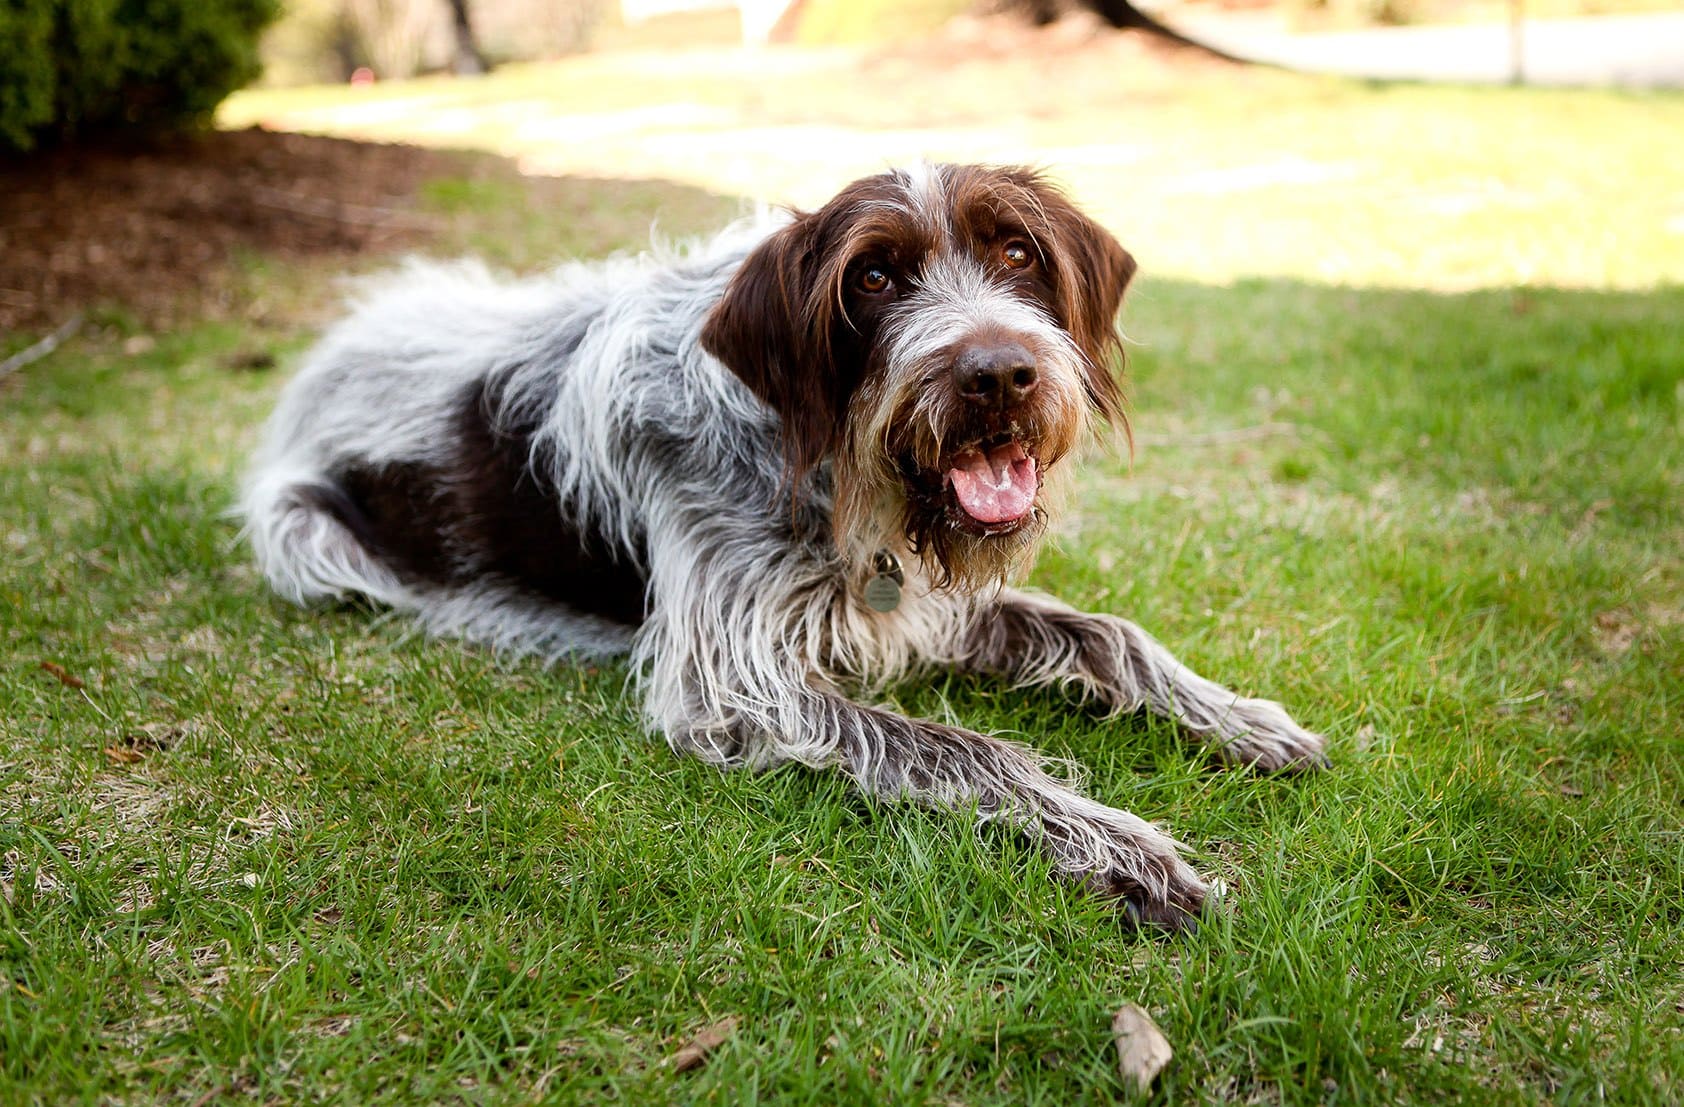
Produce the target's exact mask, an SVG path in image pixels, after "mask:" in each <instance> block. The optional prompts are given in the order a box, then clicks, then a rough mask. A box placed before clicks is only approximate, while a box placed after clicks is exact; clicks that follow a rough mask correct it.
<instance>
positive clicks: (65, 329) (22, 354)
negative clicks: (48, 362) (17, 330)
mask: <svg viewBox="0 0 1684 1107" xmlns="http://www.w3.org/2000/svg"><path fill="white" fill-rule="evenodd" d="M81 329H82V313H81V312H77V313H76V314H75V315H72V316H71V317H70V318H69V319H66V320H65V321H64V322H63V323H61V324H59V328H58V330H56V331H54V332H53V333H52V334H49V335H48V336H47V337H45V338H43V339H42V340H41V341H39V342H37V343H36V344H35V345H33V346H26V347H25V348H23V349H21V350H19V351H18V352H17V353H15V354H13V355H12V356H11V357H9V358H7V359H6V360H5V361H0V381H3V380H5V379H6V378H7V377H9V376H11V375H12V374H13V373H15V372H17V371H18V370H19V369H22V368H23V367H24V366H25V365H30V364H33V363H34V362H37V361H40V360H41V359H42V358H44V357H46V356H47V355H48V354H50V353H52V352H53V351H54V350H56V349H58V348H59V346H60V345H61V344H62V343H63V342H64V340H65V339H67V338H69V337H70V336H71V335H73V334H75V333H76V332H77V331H79V330H81Z"/></svg>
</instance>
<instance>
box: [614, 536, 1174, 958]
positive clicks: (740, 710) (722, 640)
mask: <svg viewBox="0 0 1684 1107" xmlns="http://www.w3.org/2000/svg"><path fill="white" fill-rule="evenodd" d="M709 529H712V530H713V532H714V533H713V536H712V540H710V541H707V542H704V543H700V544H690V543H686V545H687V546H688V547H689V548H688V550H685V551H683V552H681V553H680V554H679V556H676V557H673V558H671V559H670V560H668V559H667V558H666V557H657V560H656V564H655V566H654V569H655V577H656V585H655V587H656V592H655V596H656V603H655V609H654V611H653V612H652V613H651V618H650V620H649V621H648V622H647V623H646V624H645V626H644V628H643V631H642V632H641V633H640V637H639V641H638V644H637V647H636V650H635V653H634V660H635V662H636V664H637V666H638V672H639V675H640V678H641V681H642V684H643V691H644V707H645V710H646V712H647V713H648V715H649V717H650V720H651V722H652V723H653V724H654V726H655V727H656V728H657V729H659V730H660V731H661V732H663V733H664V734H665V735H666V736H667V738H668V740H669V741H670V742H671V743H672V745H673V747H674V748H675V749H678V750H680V751H681V752H685V753H689V754H692V755H695V756H699V757H702V758H704V759H706V760H711V761H715V762H719V763H722V764H727V765H745V766H750V767H755V768H767V767H770V766H773V765H776V764H780V763H783V762H789V761H796V762H800V763H802V764H805V765H808V766H811V767H813V768H825V769H836V770H840V771H841V772H843V773H845V774H846V775H847V776H848V777H849V778H851V779H852V780H853V781H854V782H855V783H856V784H857V785H858V786H859V787H860V788H861V789H862V790H863V791H865V792H867V793H869V794H871V795H874V796H879V797H882V798H885V799H891V800H910V801H914V802H918V803H922V804H924V805H926V806H930V807H939V808H947V809H958V810H968V809H974V810H975V811H976V812H977V813H978V815H979V816H980V817H981V818H982V819H983V820H985V821H999V822H1003V823H1006V824H1008V825H1011V826H1013V827H1014V828H1016V829H1019V830H1021V831H1022V832H1024V833H1025V834H1027V835H1028V836H1030V837H1031V838H1034V839H1037V840H1038V841H1039V842H1040V844H1041V845H1042V847H1043V848H1044V849H1045V850H1046V851H1047V853H1048V854H1049V855H1050V856H1051V857H1052V858H1053V860H1054V862H1055V863H1056V865H1057V867H1058V869H1059V870H1060V871H1061V872H1063V873H1064V874H1065V875H1067V876H1069V877H1071V878H1074V879H1076V880H1078V881H1081V882H1083V883H1085V884H1087V885H1089V886H1091V887H1093V888H1095V889H1096V890H1098V891H1100V892H1102V893H1104V894H1106V895H1111V896H1115V897H1118V898H1119V900H1120V901H1121V902H1122V903H1123V905H1124V910H1125V911H1126V912H1127V913H1128V914H1129V916H1130V918H1131V919H1132V920H1134V921H1137V922H1149V923H1153V924H1156V925H1160V926H1163V927H1166V928H1169V929H1177V928H1180V927H1184V926H1187V925H1190V924H1191V923H1192V922H1193V920H1194V919H1196V917H1197V916H1198V914H1199V912H1200V911H1201V909H1202V907H1203V904H1204V899H1205V895H1206V887H1205V885H1204V882H1203V881H1202V880H1200V878H1199V875H1198V873H1196V872H1195V871H1194V870H1193V868H1192V867H1191V866H1190V865H1188V864H1187V862H1186V861H1184V860H1183V859H1182V858H1181V856H1180V853H1179V851H1178V849H1177V847H1176V844H1175V843H1174V842H1173V841H1172V840H1171V839H1170V838H1168V837H1167V836H1165V835H1164V834H1163V833H1161V832H1160V831H1158V830H1157V829H1155V828H1154V827H1153V826H1152V825H1151V824H1149V823H1147V822H1145V821H1144V820H1142V819H1140V818H1137V817H1136V816H1134V815H1131V814H1129V813H1127V812H1125V811H1119V810H1115V809H1113V808H1110V807H1106V806H1105V805H1103V804H1100V803H1097V802H1095V801H1093V800H1090V799H1087V798H1086V797H1084V796H1082V795H1080V794H1078V793H1077V792H1075V791H1074V790H1072V789H1071V788H1070V787H1069V786H1068V785H1067V784H1065V783H1063V782H1061V781H1059V780H1058V779H1056V778H1055V777H1053V776H1052V775H1051V774H1049V773H1048V772H1047V771H1046V770H1045V769H1044V768H1043V767H1042V764H1041V762H1040V761H1039V760H1038V759H1037V758H1036V757H1035V755H1034V754H1032V753H1031V752H1029V751H1028V750H1025V749H1023V748H1022V747H1020V746H1017V745H1014V744H1012V743H1010V742H1005V741H1001V740H1000V739H998V738H991V737H988V736H986V735H982V734H974V733H970V732H968V731H964V730H960V729H957V728H955V727H950V726H944V725H941V724H938V723H931V722H923V721H919V720H913V719H908V718H905V717H903V716H900V715H897V714H895V713H893V712H891V711H886V710H882V709H880V708H873V707H866V706H863V705H861V704H858V703H855V702H853V701H852V700H849V699H848V698H846V697H845V696H843V695H842V694H840V693H839V692H838V691H837V690H836V689H835V686H834V685H833V684H832V682H831V681H830V680H829V679H828V678H827V677H826V675H825V673H824V655H825V653H826V650H827V646H826V641H827V639H828V637H829V635H830V633H831V631H832V628H833V624H832V622H831V620H832V619H833V618H834V617H835V612H836V611H837V610H838V607H839V603H843V602H846V601H839V597H838V593H837V590H836V585H835V581H834V577H833V576H832V575H829V574H821V573H819V572H817V571H816V570H815V567H814V566H813V565H811V564H809V563H807V562H806V560H805V559H803V558H801V557H799V556H795V555H792V554H791V552H790V551H789V550H788V548H787V545H785V544H777V545H774V544H771V543H767V544H752V543H749V542H745V541H743V540H742V536H741V535H740V534H737V535H732V534H730V533H728V532H729V530H730V528H728V527H721V528H709ZM671 546H672V543H666V544H662V545H659V546H657V547H656V548H657V549H658V550H660V552H661V554H663V555H665V554H668V553H670V552H672V551H671ZM685 564H688V565H693V566H695V567H694V568H693V569H689V570H688V571H686V572H683V573H682V574H677V573H675V574H673V575H672V576H667V575H666V574H665V573H664V572H663V570H664V568H665V567H667V566H675V565H685ZM721 566H729V567H730V568H731V569H733V570H734V572H732V573H730V574H727V573H725V572H724V571H723V570H722V568H721ZM744 581H750V582H753V583H754V584H755V586H756V587H754V588H752V589H748V588H744V587H743V582H744ZM663 585H665V586H666V587H665V590H664V591H663Z"/></svg>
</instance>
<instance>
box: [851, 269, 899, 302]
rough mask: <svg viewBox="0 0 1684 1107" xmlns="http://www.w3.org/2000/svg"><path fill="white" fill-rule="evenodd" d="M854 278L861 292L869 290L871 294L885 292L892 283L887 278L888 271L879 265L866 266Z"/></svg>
mask: <svg viewBox="0 0 1684 1107" xmlns="http://www.w3.org/2000/svg"><path fill="white" fill-rule="evenodd" d="M854 280H855V283H856V284H858V285H859V289H860V291H861V292H869V293H870V294H871V295H873V296H876V295H879V294H880V293H884V292H887V291H888V290H889V285H890V284H892V283H894V282H892V281H890V280H889V274H888V272H887V271H886V270H884V268H883V267H882V266H880V265H868V266H866V267H865V268H864V269H861V270H860V275H859V276H858V277H856V278H854Z"/></svg>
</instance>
